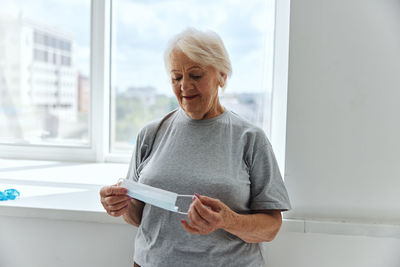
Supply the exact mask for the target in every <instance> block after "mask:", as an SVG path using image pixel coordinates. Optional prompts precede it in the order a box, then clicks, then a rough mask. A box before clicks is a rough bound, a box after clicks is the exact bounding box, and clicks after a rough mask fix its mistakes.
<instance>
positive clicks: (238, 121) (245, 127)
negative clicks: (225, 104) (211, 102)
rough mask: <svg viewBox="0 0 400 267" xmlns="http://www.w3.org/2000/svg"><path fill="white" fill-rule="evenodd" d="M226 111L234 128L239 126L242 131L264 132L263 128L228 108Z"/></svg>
mask: <svg viewBox="0 0 400 267" xmlns="http://www.w3.org/2000/svg"><path fill="white" fill-rule="evenodd" d="M228 112H229V116H230V118H231V123H232V125H233V126H234V127H235V128H239V129H240V130H241V131H243V132H249V133H253V134H265V133H264V130H263V129H261V127H259V126H257V125H255V124H254V123H252V122H250V121H248V120H247V119H245V118H243V117H242V116H240V115H238V114H237V113H235V112H234V111H232V110H229V111H228Z"/></svg>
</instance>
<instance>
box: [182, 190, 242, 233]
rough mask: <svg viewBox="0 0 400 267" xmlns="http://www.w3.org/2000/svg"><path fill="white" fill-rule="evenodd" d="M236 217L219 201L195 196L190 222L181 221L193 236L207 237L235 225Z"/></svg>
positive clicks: (190, 209)
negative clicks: (220, 229) (217, 230)
mask: <svg viewBox="0 0 400 267" xmlns="http://www.w3.org/2000/svg"><path fill="white" fill-rule="evenodd" d="M236 215H237V214H236V213H235V212H234V211H232V210H231V209H230V208H229V207H228V206H227V205H225V204H224V203H223V202H222V201H220V200H219V199H215V198H210V197H206V196H200V195H198V194H195V197H194V200H193V202H192V204H191V205H190V208H189V211H188V217H189V222H187V221H186V220H181V223H182V226H183V228H184V229H185V230H186V231H187V232H189V233H191V234H202V235H207V234H210V233H212V232H214V231H215V230H216V229H219V228H222V229H224V228H226V227H227V226H229V225H231V224H232V223H234V220H235V216H236Z"/></svg>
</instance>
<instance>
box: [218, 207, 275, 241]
mask: <svg viewBox="0 0 400 267" xmlns="http://www.w3.org/2000/svg"><path fill="white" fill-rule="evenodd" d="M281 225H282V215H281V211H279V210H268V211H258V212H257V213H255V214H248V215H242V214H237V213H234V216H233V219H232V220H231V221H230V223H229V224H228V225H226V226H225V227H224V228H223V229H224V230H225V231H227V232H229V233H231V234H233V235H236V236H238V237H239V238H241V239H242V240H243V241H245V242H247V243H259V242H270V241H272V240H274V238H275V236H276V235H277V234H278V232H279V229H280V228H281Z"/></svg>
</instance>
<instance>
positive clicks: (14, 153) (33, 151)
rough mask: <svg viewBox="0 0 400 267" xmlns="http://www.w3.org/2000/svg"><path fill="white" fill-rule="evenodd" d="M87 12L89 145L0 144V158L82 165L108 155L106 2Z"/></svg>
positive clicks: (100, 1) (96, 1)
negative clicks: (71, 162)
mask: <svg viewBox="0 0 400 267" xmlns="http://www.w3.org/2000/svg"><path fill="white" fill-rule="evenodd" d="M90 9H91V10H90V14H91V18H90V24H91V25H90V29H91V31H90V35H91V36H90V48H91V52H90V89H91V90H90V101H91V104H90V117H89V136H90V140H89V145H88V146H82V147H79V146H59V145H35V144H32V145H25V144H0V157H2V158H9V159H37V160H59V161H82V162H103V161H104V160H105V155H106V154H107V153H108V151H109V142H108V137H109V130H108V128H109V114H108V110H109V95H110V93H109V91H110V90H109V89H110V82H109V81H110V77H109V76H110V75H109V74H110V22H111V21H110V14H111V8H110V0H92V1H91V8H90Z"/></svg>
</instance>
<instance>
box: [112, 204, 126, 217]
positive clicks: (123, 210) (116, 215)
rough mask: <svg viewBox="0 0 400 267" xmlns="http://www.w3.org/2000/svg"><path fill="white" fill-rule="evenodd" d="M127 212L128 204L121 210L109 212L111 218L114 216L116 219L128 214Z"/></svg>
mask: <svg viewBox="0 0 400 267" xmlns="http://www.w3.org/2000/svg"><path fill="white" fill-rule="evenodd" d="M127 211H128V204H127V205H126V206H124V207H122V208H121V209H119V210H113V211H110V212H108V214H110V215H111V216H114V217H119V216H121V215H123V214H124V213H126V212H127Z"/></svg>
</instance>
